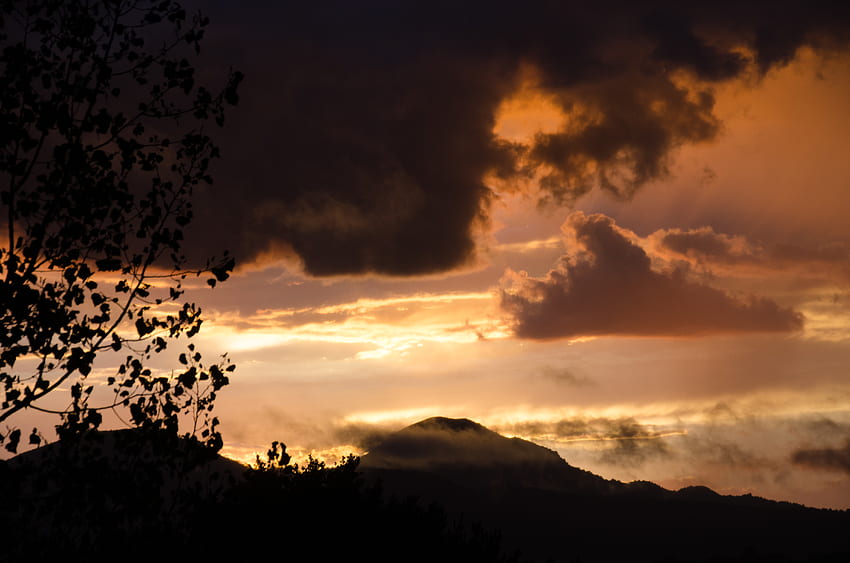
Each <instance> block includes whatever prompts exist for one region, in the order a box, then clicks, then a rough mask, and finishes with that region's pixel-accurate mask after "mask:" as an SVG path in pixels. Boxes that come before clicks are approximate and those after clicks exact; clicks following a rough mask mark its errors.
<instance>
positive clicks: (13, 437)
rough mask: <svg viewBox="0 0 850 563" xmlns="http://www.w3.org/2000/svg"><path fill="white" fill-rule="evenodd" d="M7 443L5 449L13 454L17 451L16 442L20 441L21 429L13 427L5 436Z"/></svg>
mask: <svg viewBox="0 0 850 563" xmlns="http://www.w3.org/2000/svg"><path fill="white" fill-rule="evenodd" d="M7 439H8V440H9V443H8V444H6V446H5V448H6V451H9V452H11V453H13V454H15V453H18V443H19V442H20V441H21V430H20V429H19V428H15V429H14V430H12V432H11V433H10V434H9V435H8V436H7Z"/></svg>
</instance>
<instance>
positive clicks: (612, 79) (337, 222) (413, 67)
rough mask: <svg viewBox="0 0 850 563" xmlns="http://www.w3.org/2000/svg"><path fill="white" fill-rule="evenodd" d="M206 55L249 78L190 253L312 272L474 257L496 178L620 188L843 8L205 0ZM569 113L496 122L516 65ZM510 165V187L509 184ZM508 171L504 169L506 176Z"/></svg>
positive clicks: (823, 31) (622, 191)
mask: <svg viewBox="0 0 850 563" xmlns="http://www.w3.org/2000/svg"><path fill="white" fill-rule="evenodd" d="M207 8H208V9H207V11H208V12H210V16H211V19H212V22H213V23H212V26H211V28H210V30H209V33H208V34H207V38H206V39H207V40H206V42H205V52H204V55H205V57H206V59H205V60H206V61H207V62H205V63H204V65H205V66H203V67H202V68H201V71H202V72H201V74H203V75H212V74H213V70H214V69H215V68H220V67H221V66H222V65H226V64H232V65H233V66H235V67H237V68H239V69H240V70H242V71H244V72H245V74H246V79H245V82H244V86H243V88H242V92H241V102H240V106H239V107H238V108H236V109H235V110H234V111H233V112H232V113H231V114H230V115H229V116H228V124H227V129H226V131H225V134H224V136H222V137H221V138H220V139H219V142H220V144H221V146H222V154H223V155H224V159H223V160H222V161H221V162H219V163H217V164H216V168H215V170H214V177H215V178H216V186H215V187H214V189H210V190H206V191H205V192H203V193H198V194H196V195H197V198H196V208H195V211H196V223H195V224H194V225H193V227H194V229H190V231H194V233H192V232H190V233H189V235H188V236H189V237H191V238H189V239H187V246H188V247H189V248H188V249H189V251H190V254H191V255H193V256H198V257H201V258H203V257H205V256H207V255H211V254H219V253H220V251H221V249H222V248H229V249H230V250H231V251H233V253H234V254H235V255H236V256H237V258H238V259H239V260H241V261H242V262H251V261H263V260H268V259H270V258H280V257H281V256H284V257H288V258H290V259H293V260H297V261H299V262H300V263H301V264H302V266H303V269H304V270H305V271H306V272H307V273H308V274H312V275H315V276H333V275H344V274H383V275H393V276H414V275H421V274H428V273H435V272H442V271H448V270H452V269H456V268H458V267H462V266H464V265H468V264H472V263H473V262H474V261H475V259H476V249H477V244H476V241H477V239H478V236H479V234H480V232H481V231H482V230H483V229H485V228H486V227H487V225H488V222H489V213H490V203H491V201H492V200H493V196H494V194H493V192H492V191H491V189H490V188H489V187H488V186H487V185H485V183H484V181H483V178H485V177H487V176H488V175H489V176H494V177H498V178H501V179H503V180H505V185H506V186H510V185H512V184H511V180H512V179H515V178H517V177H528V176H529V175H538V176H539V177H541V178H543V182H542V188H543V197H544V199H552V200H557V201H572V200H574V199H575V198H576V197H578V196H580V195H581V194H583V193H586V192H587V191H588V190H590V189H592V188H594V187H597V186H598V187H602V188H604V189H607V190H609V191H611V192H614V193H616V194H619V195H621V196H628V195H629V194H630V193H632V192H634V191H635V190H636V189H638V188H640V186H642V185H643V184H645V183H646V182H648V181H651V180H654V179H657V178H659V177H664V176H665V175H667V173H668V167H669V166H668V165H669V160H670V155H671V151H673V150H674V149H676V148H677V147H679V146H681V145H683V144H688V143H696V142H703V141H708V140H711V139H713V138H715V137H716V135H717V134H718V131H719V130H720V125H721V124H720V123H719V122H718V119H717V117H716V116H715V115H714V113H713V93H712V87H713V85H714V84H716V83H719V82H721V81H727V80H732V79H735V78H738V77H744V76H748V75H749V74H750V73H751V72H752V71H753V69H757V71H758V72H761V73H765V72H768V71H769V70H770V69H771V68H774V67H776V66H777V65H781V64H784V63H787V62H788V61H789V60H790V59H791V58H792V57H793V56H794V54H795V53H796V52H797V51H798V49H799V48H800V47H801V46H804V45H808V46H813V47H820V48H825V49H826V48H828V49H837V48H843V47H844V46H845V45H846V43H847V32H846V30H847V23H848V19H850V18H848V8H847V6H846V5H844V4H841V3H833V4H830V5H829V8H828V9H825V8H815V7H812V6H811V5H810V4H808V3H803V2H783V3H781V5H780V6H776V5H773V6H772V7H771V9H770V10H769V11H766V10H765V9H764V7H763V5H761V4H759V3H744V4H741V5H739V4H735V5H732V4H716V5H715V4H700V5H692V4H690V3H687V4H683V3H672V2H671V3H652V4H651V5H644V4H643V3H632V2H602V3H593V4H590V5H588V4H587V3H578V2H574V3H567V2H558V3H551V2H542V1H541V2H537V1H533V2H530V3H528V2H527V3H524V4H523V5H522V6H521V7H518V6H517V5H516V4H515V3H508V2H506V1H503V0H497V1H495V2H486V3H485V2H464V3H463V4H462V5H458V4H456V3H453V4H448V3H442V2H431V3H413V4H411V3H398V2H394V3H392V2H376V3H368V4H362V3H359V2H358V3H352V2H330V3H321V5H318V4H312V3H302V4H298V5H294V4H292V3H288V2H287V3H279V4H275V5H274V6H271V5H270V6H264V8H263V13H262V17H258V14H257V13H256V12H255V11H254V10H250V9H243V8H242V7H237V6H235V5H232V4H228V3H209V4H208V6H207ZM525 68H533V69H534V70H535V73H536V75H537V76H538V82H537V84H536V85H535V87H536V88H538V89H539V90H541V91H544V92H546V93H548V94H551V95H552V97H553V99H555V100H556V101H557V104H558V105H559V107H560V109H561V110H562V111H563V113H564V114H565V115H566V116H567V119H566V121H565V123H564V125H563V127H562V128H561V129H560V130H558V131H554V132H549V133H547V134H540V135H537V136H535V137H533V138H531V139H529V140H528V141H527V142H508V141H506V140H505V139H502V138H499V137H498V136H497V135H496V134H495V133H494V132H493V129H494V124H495V122H496V119H497V113H498V111H499V108H500V107H501V106H502V103H503V102H504V101H505V100H506V99H509V98H510V97H511V96H513V95H514V94H516V92H517V91H518V90H519V89H520V86H521V81H522V79H523V76H524V73H523V69H525ZM518 186H519V184H518V183H517V186H515V187H514V188H513V189H520V188H519V187H518ZM506 189H511V188H506Z"/></svg>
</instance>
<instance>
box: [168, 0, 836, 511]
mask: <svg viewBox="0 0 850 563" xmlns="http://www.w3.org/2000/svg"><path fill="white" fill-rule="evenodd" d="M201 4H202V7H203V9H204V10H205V11H206V12H207V13H208V15H209V16H210V18H211V24H210V27H209V29H208V32H207V36H206V38H205V43H204V45H205V50H204V51H203V53H202V58H201V62H200V63H199V66H200V68H201V69H202V71H203V72H202V74H203V75H204V76H208V77H209V79H210V80H214V79H215V77H216V76H217V75H219V74H220V71H221V69H223V68H227V67H230V66H232V67H234V68H238V69H240V70H242V71H243V72H244V73H245V75H246V78H245V81H244V83H243V85H242V89H241V91H240V98H241V99H240V103H239V106H238V107H236V108H234V109H233V111H231V112H230V113H229V114H228V116H227V123H226V126H225V128H224V129H223V131H222V133H221V134H220V135H218V137H217V140H218V142H219V144H220V145H221V148H222V159H221V160H220V161H218V162H217V163H216V165H215V169H214V171H213V175H214V177H215V183H214V185H213V186H211V187H210V188H209V190H208V192H204V193H199V194H196V195H197V197H196V211H197V217H196V221H195V222H194V223H193V224H192V233H191V234H190V235H189V239H188V240H187V245H188V246H187V249H188V250H190V251H191V252H193V253H194V255H195V256H205V255H210V254H216V253H220V251H221V250H222V249H224V248H228V249H230V251H231V252H232V253H234V254H235V255H236V257H237V260H238V265H237V270H236V272H235V274H234V275H233V276H232V277H231V279H230V280H228V281H227V282H226V283H223V284H220V285H219V286H218V287H216V288H215V289H214V290H210V289H209V288H206V287H203V286H204V284H203V280H199V281H198V284H197V288H196V289H192V290H191V291H190V292H189V295H188V297H189V298H190V299H191V300H194V301H196V302H197V303H198V304H199V305H201V306H202V307H203V310H204V319H205V321H204V326H203V330H202V331H201V333H200V334H199V335H198V336H197V337H196V344H197V345H198V347H199V348H200V349H202V350H205V351H206V352H205V353H206V354H207V355H209V356H212V355H215V354H217V353H224V352H227V353H228V354H229V356H230V358H231V359H232V360H233V362H234V363H235V364H236V365H237V366H238V369H237V370H236V372H235V374H234V377H233V378H232V382H231V384H230V385H229V386H228V387H227V388H225V389H224V391H223V392H222V393H221V395H220V397H219V400H218V403H217V407H216V411H217V413H218V416H219V417H220V418H221V420H222V432H223V434H224V438H225V449H224V452H223V453H225V454H226V455H230V456H233V457H237V458H240V459H251V458H252V456H253V454H254V453H255V452H258V451H261V450H264V448H267V447H268V444H269V443H270V442H271V441H272V440H282V441H283V442H285V443H286V444H287V446H288V449H289V451H290V452H291V453H293V454H298V455H306V454H307V453H313V454H314V455H320V456H323V457H326V458H327V459H330V460H333V459H335V458H336V457H337V456H340V455H343V454H347V453H349V452H353V453H363V452H366V451H368V449H369V446H370V444H373V443H375V440H376V439H378V438H380V436H381V435H382V434H384V433H386V432H389V431H394V430H397V429H400V428H402V427H404V426H406V425H408V424H411V423H414V422H416V421H418V420H421V419H423V418H426V417H429V416H435V415H441V416H448V417H466V418H470V419H473V420H475V421H477V422H480V423H481V424H483V425H485V426H487V427H489V428H491V429H493V430H495V431H497V432H500V433H502V434H505V435H508V436H518V437H522V438H525V439H528V440H532V441H534V442H536V443H538V444H540V445H543V446H546V447H548V448H551V449H554V450H556V451H557V452H558V453H559V454H560V455H561V456H562V457H563V458H564V459H566V460H567V461H568V462H569V463H570V464H572V465H575V466H578V467H581V468H584V469H587V470H590V471H593V472H595V473H597V474H599V475H602V476H604V477H607V478H616V479H620V480H625V481H630V480H636V479H645V480H651V481H654V482H657V483H658V484H660V485H662V486H665V487H668V488H680V487H682V486H686V485H693V484H702V485H706V486H709V487H712V488H714V489H715V490H717V491H718V492H721V493H725V494H731V493H734V494H742V493H746V492H750V493H753V494H757V495H761V496H765V497H768V498H773V499H780V500H790V501H794V502H801V503H805V504H809V505H813V506H823V507H834V508H850V220H848V217H847V215H848V212H850V48H849V47H850V5H848V4H846V3H834V4H831V3H821V4H811V3H802V2H777V3H770V4H764V3H757V2H753V3H735V4H734V5H733V4H732V3H728V4H723V3H713V2H711V3H710V2H704V3H673V2H669V3H665V2H657V3H656V2H653V3H635V4H640V7H637V6H633V5H632V3H620V2H593V3H586V4H578V3H572V4H571V3H567V2H562V3H547V2H524V3H509V2H501V1H496V2H486V3H478V2H470V3H459V4H458V5H454V4H450V3H443V2H433V3H420V2H411V3H406V2H366V3H361V2H329V3H319V4H314V3H300V4H298V5H288V3H281V4H280V5H276V7H270V6H269V5H267V3H262V4H260V3H257V4H256V5H252V4H251V3H247V4H242V3H238V4H237V3H231V2H225V1H223V0H222V1H209V2H203V3H201ZM268 4H271V3H268ZM715 4H720V6H719V7H718V6H715ZM768 6H769V8H768ZM164 361H165V360H163V362H164ZM167 367H168V366H167V365H166V364H165V363H163V365H162V368H163V369H167Z"/></svg>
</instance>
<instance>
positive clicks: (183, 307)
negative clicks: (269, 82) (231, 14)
mask: <svg viewBox="0 0 850 563" xmlns="http://www.w3.org/2000/svg"><path fill="white" fill-rule="evenodd" d="M0 10H1V11H0V45H2V49H0V229H2V231H0V232H2V233H3V234H2V235H0V240H3V241H4V243H0V423H5V427H4V428H0V441H3V442H5V443H4V445H5V448H6V449H7V450H9V451H11V452H15V451H16V450H17V448H18V445H19V443H20V441H21V439H22V434H21V429H20V428H15V427H13V426H10V423H11V420H10V419H11V417H13V416H14V415H16V414H17V413H20V412H21V411H24V410H25V409H36V410H39V411H44V412H49V413H56V414H58V415H60V417H61V422H60V424H59V425H58V426H57V431H58V433H59V435H60V437H61V436H73V435H80V434H81V433H84V432H85V431H87V430H91V429H96V428H97V427H98V426H99V425H100V423H101V421H102V414H101V412H102V411H103V410H104V409H113V410H114V411H116V414H119V416H121V415H122V414H123V416H124V417H125V418H129V422H131V423H132V424H133V425H135V426H142V427H151V428H165V429H169V430H177V429H178V419H179V418H181V416H188V417H189V418H191V421H192V426H193V428H192V433H197V434H198V435H199V437H200V438H201V439H202V440H203V441H204V442H206V443H207V444H208V445H211V446H220V436H219V435H218V433H217V431H216V425H217V423H218V421H217V420H216V419H215V418H214V417H212V416H211V415H210V412H209V411H210V410H211V409H212V406H213V401H214V400H215V394H216V392H217V391H218V390H220V389H221V387H222V386H224V385H226V384H227V383H228V377H227V372H229V371H232V369H233V368H234V366H233V365H232V364H230V363H229V362H228V361H227V358H226V356H225V357H223V360H222V361H221V362H219V363H216V364H213V365H205V364H204V363H203V362H202V357H201V354H200V353H199V352H198V351H197V350H195V348H194V347H193V346H192V345H189V346H188V350H187V351H186V352H185V353H183V354H180V356H179V361H180V363H181V364H182V365H181V367H180V370H179V371H178V373H174V372H172V373H171V374H163V373H158V372H156V371H155V370H154V369H152V368H151V367H149V364H150V360H151V358H152V356H154V355H155V354H158V353H161V352H163V351H164V350H166V348H167V347H168V345H169V342H170V341H172V340H173V339H176V338H179V337H181V336H185V337H187V338H191V337H192V336H193V335H195V334H196V333H197V332H198V330H199V328H200V326H201V311H200V309H199V308H198V307H196V306H195V305H194V304H192V303H188V302H184V301H183V294H184V288H183V286H182V285H181V282H182V281H183V280H185V278H186V276H187V275H195V276H197V275H201V274H208V275H209V280H208V283H209V284H210V285H212V286H214V285H215V283H216V281H223V280H225V279H227V277H228V275H229V272H230V271H231V270H232V269H233V267H234V262H233V260H232V259H231V258H229V257H228V256H227V254H226V253H225V255H224V256H223V257H221V258H219V259H213V260H210V261H208V262H207V263H206V265H205V266H203V267H197V266H192V265H190V264H189V262H188V261H187V259H186V257H185V256H184V255H183V253H182V251H181V242H182V240H183V229H184V228H185V227H186V226H187V225H188V224H189V222H190V221H191V219H192V206H191V201H190V198H191V195H192V192H193V190H195V189H196V188H197V187H198V186H199V185H201V184H204V183H211V181H212V179H211V176H210V173H209V166H210V162H211V160H212V159H215V158H216V157H218V156H219V154H218V149H217V148H216V146H215V145H214V144H213V142H212V139H211V138H210V136H209V135H208V134H207V129H206V127H208V125H207V124H208V123H209V122H210V121H212V122H213V123H215V124H216V125H218V126H221V125H222V124H223V122H224V109H225V107H226V106H227V105H233V104H235V103H236V102H237V99H238V98H237V93H236V92H237V86H238V84H239V82H240V81H241V79H242V76H241V74H240V73H238V72H233V71H231V72H230V73H229V74H228V76H227V77H226V81H225V83H224V84H223V86H222V88H221V89H220V90H218V91H213V90H210V89H209V88H207V87H205V86H202V85H198V84H197V83H196V78H195V74H196V73H195V68H194V67H193V65H192V63H191V62H190V60H189V58H188V57H191V56H193V53H194V54H195V55H196V54H197V53H199V49H200V42H201V39H202V38H203V35H204V28H205V26H206V25H207V19H206V18H204V17H203V16H202V15H200V14H195V15H191V14H189V13H187V11H186V10H185V9H184V8H182V7H181V6H180V5H179V4H178V3H177V2H174V1H172V0H80V1H79V2H77V1H75V2H66V1H63V0H28V1H14V0H0ZM102 356H107V357H109V358H110V359H111V360H113V361H112V362H111V363H110V364H105V365H113V366H114V365H118V367H117V368H116V369H115V370H114V371H113V372H111V373H110V374H108V375H106V374H103V373H100V370H97V368H98V367H99V366H101V365H104V364H101V363H99V364H98V365H96V364H95V359H96V358H100V357H102ZM104 369H105V368H104ZM95 370H97V371H95ZM95 375H97V377H94V376H95ZM91 379H95V380H96V381H91ZM103 379H105V381H102V383H103V384H105V385H103V386H100V387H101V389H102V388H103V387H104V386H105V387H106V388H107V389H108V390H109V391H108V392H103V391H102V390H101V391H98V390H97V389H98V387H99V386H98V385H96V384H95V383H97V382H100V381H101V380H103ZM59 393H68V395H67V396H63V402H61V403H58V402H57V400H56V399H54V397H55V396H56V395H57V394H59ZM98 399H100V400H98ZM41 441H42V436H41V434H40V433H39V432H38V431H37V430H35V429H34V430H33V431H32V433H31V434H30V435H29V443H30V444H35V445H38V444H39V443H40V442H41Z"/></svg>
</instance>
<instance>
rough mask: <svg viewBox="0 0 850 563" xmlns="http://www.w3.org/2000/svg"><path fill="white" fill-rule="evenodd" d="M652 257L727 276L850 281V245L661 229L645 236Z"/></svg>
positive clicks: (695, 230)
mask: <svg viewBox="0 0 850 563" xmlns="http://www.w3.org/2000/svg"><path fill="white" fill-rule="evenodd" d="M648 239H649V241H650V246H651V247H652V250H653V254H654V255H656V256H663V257H665V258H667V259H668V260H674V259H678V260H687V261H689V262H691V263H692V264H693V265H697V266H701V267H706V268H711V269H712V270H714V271H725V272H727V273H731V274H733V275H734V274H735V273H744V274H746V273H758V272H761V273H768V272H769V273H773V274H775V273H785V274H787V273H788V272H793V274H794V275H795V276H805V277H813V276H814V277H819V278H822V279H823V280H824V281H831V282H846V281H847V280H850V245H848V244H847V243H841V242H834V243H830V244H820V245H805V244H799V243H794V242H783V243H769V244H766V243H762V242H760V241H754V240H751V239H748V238H747V237H744V236H740V235H728V234H724V233H718V232H715V231H714V229H713V228H711V227H702V228H699V229H687V230H682V229H666V230H665V229H662V230H658V231H656V232H654V233H652V234H651V235H650V236H649V237H648Z"/></svg>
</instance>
